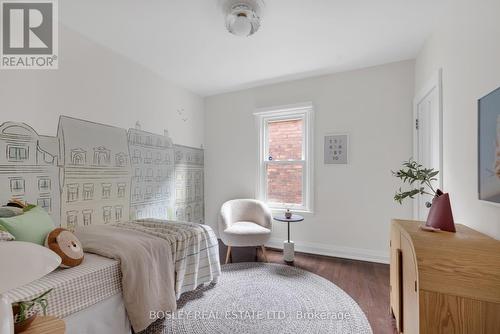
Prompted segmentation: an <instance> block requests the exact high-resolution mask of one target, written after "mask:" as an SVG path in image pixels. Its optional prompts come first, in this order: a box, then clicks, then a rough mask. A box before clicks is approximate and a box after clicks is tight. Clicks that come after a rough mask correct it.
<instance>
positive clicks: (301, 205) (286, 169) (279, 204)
mask: <svg viewBox="0 0 500 334" xmlns="http://www.w3.org/2000/svg"><path fill="white" fill-rule="evenodd" d="M255 116H256V117H257V121H258V123H257V124H258V127H259V170H258V181H257V182H258V185H257V189H258V194H257V196H258V198H259V199H261V200H263V201H264V202H266V203H267V204H268V205H269V206H270V207H271V208H274V209H284V208H291V209H295V210H300V211H312V194H313V192H312V186H313V163H312V162H313V145H312V144H313V143H312V129H313V107H312V104H303V105H296V106H287V107H282V108H274V109H267V110H262V111H259V112H257V113H255Z"/></svg>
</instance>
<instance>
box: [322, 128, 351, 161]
mask: <svg viewBox="0 0 500 334" xmlns="http://www.w3.org/2000/svg"><path fill="white" fill-rule="evenodd" d="M348 148H349V136H348V135H346V134H337V135H326V136H325V151H324V157H325V160H324V161H325V164H347V152H348Z"/></svg>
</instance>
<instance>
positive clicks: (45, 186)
mask: <svg viewBox="0 0 500 334" xmlns="http://www.w3.org/2000/svg"><path fill="white" fill-rule="evenodd" d="M38 190H39V191H49V190H50V179H46V178H42V179H38Z"/></svg>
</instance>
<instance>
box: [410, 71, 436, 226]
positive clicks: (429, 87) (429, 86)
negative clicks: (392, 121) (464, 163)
mask: <svg viewBox="0 0 500 334" xmlns="http://www.w3.org/2000/svg"><path fill="white" fill-rule="evenodd" d="M434 89H436V90H437V94H438V114H439V117H438V119H439V124H438V129H439V136H438V138H439V174H440V178H439V184H438V187H439V188H440V189H443V179H444V178H443V69H442V68H440V69H438V70H437V71H436V72H435V73H434V74H433V75H432V77H431V78H430V79H429V80H428V81H427V82H426V83H425V85H423V87H422V88H421V89H420V90H419V91H418V93H417V94H416V95H415V98H414V99H413V125H412V128H413V158H414V159H415V160H417V159H418V132H417V119H418V109H417V107H418V104H419V102H420V101H422V100H423V99H425V98H426V97H427V95H429V93H431V92H432V91H433V90H434ZM417 161H418V160H417ZM417 204H418V200H417V202H416V203H415V202H414V204H413V218H414V219H417V218H418V205H417Z"/></svg>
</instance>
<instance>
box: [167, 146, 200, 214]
mask: <svg viewBox="0 0 500 334" xmlns="http://www.w3.org/2000/svg"><path fill="white" fill-rule="evenodd" d="M174 147H175V214H176V219H177V220H184V221H192V222H199V223H202V222H203V220H204V200H203V192H204V190H203V150H202V149H197V148H193V147H187V146H182V145H174Z"/></svg>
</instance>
